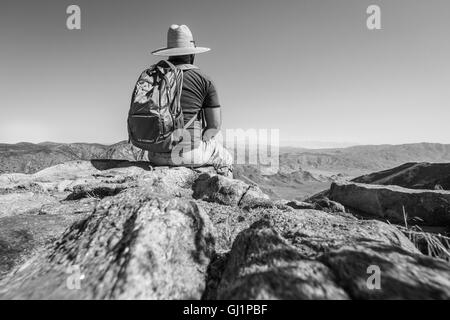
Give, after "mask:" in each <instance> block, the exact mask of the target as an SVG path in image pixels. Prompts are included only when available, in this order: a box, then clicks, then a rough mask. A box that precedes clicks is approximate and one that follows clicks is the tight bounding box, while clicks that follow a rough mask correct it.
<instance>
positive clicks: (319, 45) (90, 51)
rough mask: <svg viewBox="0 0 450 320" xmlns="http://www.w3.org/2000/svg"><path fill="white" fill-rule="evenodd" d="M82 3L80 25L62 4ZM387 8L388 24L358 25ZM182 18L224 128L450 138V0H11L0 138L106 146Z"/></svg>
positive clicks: (3, 23)
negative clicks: (74, 26)
mask: <svg viewBox="0 0 450 320" xmlns="http://www.w3.org/2000/svg"><path fill="white" fill-rule="evenodd" d="M70 4H77V5H79V6H80V7H81V20H82V21H81V28H82V29H81V30H72V31H71V30H68V29H67V28H66V18H67V14H66V8H67V6H68V5H70ZM370 4H377V5H379V6H380V7H381V13H382V14H381V20H382V30H375V31H370V30H368V29H367V27H366V18H367V14H366V8H367V7H368V6H369V5H370ZM173 23H176V24H187V25H188V26H189V27H190V28H191V30H192V31H193V33H194V37H195V39H196V42H197V44H198V45H199V46H207V47H210V48H212V50H211V51H210V52H208V53H205V54H202V55H199V56H198V57H197V60H196V62H197V64H198V65H199V66H200V67H201V68H202V69H203V70H204V71H205V72H206V73H208V74H209V75H210V76H211V77H212V78H213V80H214V81H215V83H216V85H217V88H218V91H219V95H220V100H221V104H222V106H223V117H224V127H225V128H244V129H247V128H268V129H271V128H274V129H280V135H281V140H284V141H287V140H289V141H335V142H351V143H360V144H380V143H392V144H397V143H409V142H424V141H426V142H441V143H450V125H449V122H450V121H449V120H450V89H449V87H450V1H448V0H420V1H419V0H395V1H394V0H384V1H382V0H370V1H366V0H292V1H291V0H277V1H275V0H271V1H267V0H220V1H218V0H183V1H172V0H161V1H152V0H151V1H149V0H145V1H144V0H128V1H119V0H90V1H85V0H71V1H65V0H58V1H56V0H55V1H49V0H40V1H31V0H30V1H22V0H14V1H13V0H6V1H3V0H2V1H1V4H0V70H1V71H0V142H18V141H30V142H41V141H57V142H100V143H113V142H117V141H119V140H124V139H126V137H127V136H126V115H127V112H128V107H129V102H130V97H131V92H132V89H133V86H134V84H135V81H136V79H137V77H138V75H139V73H140V72H141V71H142V70H143V69H144V68H145V67H147V66H149V65H150V64H152V63H154V62H156V61H157V58H156V57H153V56H151V55H150V51H151V50H153V49H156V48H159V47H162V46H165V42H166V32H167V29H168V27H169V26H170V25H171V24H173Z"/></svg>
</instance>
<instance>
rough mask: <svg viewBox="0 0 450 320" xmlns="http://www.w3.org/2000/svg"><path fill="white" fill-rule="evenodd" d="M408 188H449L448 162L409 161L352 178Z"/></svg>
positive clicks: (358, 180) (449, 172) (449, 166)
mask: <svg viewBox="0 0 450 320" xmlns="http://www.w3.org/2000/svg"><path fill="white" fill-rule="evenodd" d="M352 181H353V182H358V183H368V184H382V185H396V186H400V187H404V188H410V189H430V190H436V189H441V190H450V163H429V162H420V163H417V162H410V163H405V164H403V165H401V166H398V167H395V168H392V169H389V170H384V171H379V172H374V173H371V174H367V175H364V176H361V177H358V178H355V179H353V180H352Z"/></svg>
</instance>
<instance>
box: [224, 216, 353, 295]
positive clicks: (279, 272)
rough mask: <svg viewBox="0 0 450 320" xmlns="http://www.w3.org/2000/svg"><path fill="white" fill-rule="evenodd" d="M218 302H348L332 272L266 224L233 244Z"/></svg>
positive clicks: (238, 238)
mask: <svg viewBox="0 0 450 320" xmlns="http://www.w3.org/2000/svg"><path fill="white" fill-rule="evenodd" d="M218 298H219V299H233V300H261V299H263V300H269V299H270V300H272V299H289V300H292V299H348V298H349V297H348V295H347V294H346V293H345V291H344V290H343V289H342V288H340V287H339V286H338V285H337V283H336V278H335V277H334V275H333V273H332V271H331V270H330V269H329V268H328V267H327V266H325V265H324V264H323V263H321V262H319V261H314V260H310V259H307V258H305V257H304V256H303V255H302V254H301V252H299V251H298V250H296V248H295V247H293V246H291V245H290V244H289V243H288V242H287V241H286V240H285V239H283V238H282V237H281V236H280V235H279V234H278V233H277V232H276V231H275V230H274V229H272V228H270V224H269V223H267V222H265V221H260V222H257V223H255V224H254V225H253V226H252V227H251V228H249V229H247V230H245V231H243V232H242V233H241V234H239V236H238V237H237V239H236V240H235V242H234V244H233V248H232V249H231V252H230V256H229V258H228V261H227V264H226V267H225V271H224V272H223V275H222V279H221V281H220V285H219V288H218Z"/></svg>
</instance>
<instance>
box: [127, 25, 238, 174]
mask: <svg viewBox="0 0 450 320" xmlns="http://www.w3.org/2000/svg"><path fill="white" fill-rule="evenodd" d="M209 50H210V49H209V48H204V47H197V46H196V45H195V42H194V40H193V36H192V33H191V31H190V30H189V28H188V27H187V26H185V25H181V26H178V25H172V26H171V27H170V28H169V31H168V35H167V47H166V48H162V49H158V50H155V51H153V52H152V54H154V55H157V56H165V57H168V60H163V61H160V62H159V63H158V64H156V65H155V66H156V67H155V66H152V68H153V69H152V68H150V69H148V70H146V71H144V73H143V74H142V75H141V77H140V78H139V80H138V83H137V85H136V89H135V92H134V94H133V100H132V107H131V109H130V114H129V118H128V128H129V133H130V140H131V142H132V143H133V145H135V146H137V147H140V148H141V149H143V150H145V151H146V155H147V158H148V161H150V162H151V163H152V164H154V165H162V166H164V165H169V166H187V167H202V166H214V168H216V170H217V172H218V173H219V174H223V175H226V176H229V177H231V176H232V162H233V159H232V156H231V155H230V153H229V152H228V151H227V150H226V149H225V148H224V147H223V146H222V144H221V143H220V142H219V141H218V139H217V135H218V134H219V131H220V127H221V121H222V119H221V109H220V103H219V98H218V94H217V91H216V88H215V86H214V84H213V82H212V81H211V79H210V78H209V77H208V76H206V75H205V74H204V73H203V72H201V71H200V69H199V68H198V67H197V66H195V65H194V64H193V63H194V58H195V54H198V53H203V52H206V51H209ZM155 70H156V71H155ZM158 70H159V71H158ZM167 70H168V71H167ZM164 72H166V73H165V74H164ZM159 79H165V81H163V82H162V83H163V84H161V83H158V85H157V86H156V85H155V83H157V81H159ZM176 81H180V82H179V84H178V86H180V83H181V84H182V85H181V87H182V90H181V93H180V92H179V91H177V90H178V88H175V89H172V88H171V87H170V86H171V84H174V85H176ZM152 85H153V87H154V88H158V90H159V91H158V93H157V95H156V98H155V91H156V89H152V88H153V87H152ZM160 88H162V89H160ZM166 88H167V89H166ZM164 89H166V90H167V92H162V91H161V90H164ZM152 90H153V91H152ZM171 94H173V96H174V98H173V99H174V105H175V107H174V106H173V105H172V102H171V101H170V97H171ZM165 96H168V97H169V98H168V101H169V103H170V104H171V105H170V106H169V107H167V109H168V110H169V111H165V109H164V108H165V106H164V103H165V102H166V101H162V100H163V99H164V97H165ZM177 99H178V100H177ZM161 101H162V102H161ZM177 103H179V105H180V107H181V114H182V116H181V118H182V120H178V119H179V118H178V114H177V111H176V110H175V109H176V104H177ZM145 108H147V109H145ZM144 109H145V110H149V111H150V112H149V113H146V112H147V111H142V110H144ZM174 110H175V111H174ZM169 112H170V114H169ZM155 114H156V116H155ZM155 118H157V119H156V120H152V119H155ZM143 119H144V120H143ZM170 120H172V122H170ZM144 121H147V122H145V127H146V129H144V128H141V127H140V126H144V125H143V123H144ZM152 121H154V122H153V123H152ZM162 122H168V124H164V125H163V126H161V123H162ZM172 127H173V129H180V127H182V130H172V131H174V132H172V131H170V128H172ZM153 128H156V129H153ZM167 128H169V129H167ZM155 130H159V131H158V135H157V137H156V138H155V139H153V136H155V134H154V131H155ZM149 132H150V133H149ZM152 139H153V140H152Z"/></svg>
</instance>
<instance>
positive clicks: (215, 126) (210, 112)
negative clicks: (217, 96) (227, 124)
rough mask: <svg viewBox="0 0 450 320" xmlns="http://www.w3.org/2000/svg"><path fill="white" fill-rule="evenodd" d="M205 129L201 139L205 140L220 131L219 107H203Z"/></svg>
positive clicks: (220, 113) (220, 117) (220, 116)
mask: <svg viewBox="0 0 450 320" xmlns="http://www.w3.org/2000/svg"><path fill="white" fill-rule="evenodd" d="M204 111H205V120H206V130H205V132H204V134H203V140H205V141H207V140H210V139H212V138H214V136H215V135H216V134H217V133H218V132H219V131H220V128H221V126H222V111H221V108H220V107H219V108H205V109H204Z"/></svg>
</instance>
